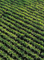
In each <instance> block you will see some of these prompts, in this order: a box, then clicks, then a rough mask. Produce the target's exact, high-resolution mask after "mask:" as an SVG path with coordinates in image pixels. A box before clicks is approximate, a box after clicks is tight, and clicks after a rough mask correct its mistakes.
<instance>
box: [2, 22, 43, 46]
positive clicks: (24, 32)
mask: <svg viewBox="0 0 44 60" xmlns="http://www.w3.org/2000/svg"><path fill="white" fill-rule="evenodd" d="M3 22H6V21H3ZM14 23H15V22H14ZM9 24H10V23H7V25H9ZM10 25H11V24H10ZM2 26H5V25H4V24H3V25H2ZM18 26H19V25H18ZM11 27H15V26H14V25H13V26H12V25H11ZM21 27H22V26H21ZM15 29H16V30H18V31H19V32H22V33H23V34H26V35H27V36H28V35H29V36H30V37H31V36H32V35H30V34H28V33H27V32H26V31H24V30H22V29H20V30H19V28H16V27H15ZM9 30H11V29H9ZM11 31H13V30H11ZM29 31H30V30H29ZM13 32H14V31H13ZM20 35H21V34H20ZM21 36H24V35H21ZM31 38H34V37H33V36H32V37H31ZM34 41H38V42H40V43H41V44H43V42H42V41H39V40H37V39H35V40H34ZM43 45H44V44H43Z"/></svg>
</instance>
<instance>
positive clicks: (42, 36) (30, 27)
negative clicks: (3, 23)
mask: <svg viewBox="0 0 44 60" xmlns="http://www.w3.org/2000/svg"><path fill="white" fill-rule="evenodd" d="M9 17H10V16H9ZM14 20H15V19H14ZM22 25H23V24H22ZM24 25H26V24H24ZM19 26H20V25H19ZM27 26H28V25H27ZM31 27H32V26H30V29H32V28H33V27H32V28H31ZM33 29H34V28H33ZM35 34H36V33H35ZM36 36H41V37H40V38H41V39H44V37H43V36H42V35H40V34H36Z"/></svg>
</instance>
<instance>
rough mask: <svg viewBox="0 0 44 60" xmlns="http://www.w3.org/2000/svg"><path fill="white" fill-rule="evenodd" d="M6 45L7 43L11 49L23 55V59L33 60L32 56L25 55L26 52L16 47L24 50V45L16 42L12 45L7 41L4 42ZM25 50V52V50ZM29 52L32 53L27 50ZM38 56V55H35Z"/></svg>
mask: <svg viewBox="0 0 44 60" xmlns="http://www.w3.org/2000/svg"><path fill="white" fill-rule="evenodd" d="M3 42H4V43H5V42H6V44H7V45H8V46H9V47H10V48H11V49H14V50H16V51H17V52H18V53H19V54H21V55H22V57H26V58H27V59H30V60H31V59H32V60H33V58H31V56H28V55H27V54H25V53H24V51H22V50H20V49H18V48H17V47H16V46H19V47H20V48H24V47H23V46H22V45H20V44H19V43H17V42H16V41H15V42H14V45H12V44H11V43H10V42H8V41H6V40H4V41H3ZM25 49H27V48H25ZM25 49H24V50H25ZM26 51H27V52H28V51H30V50H28V49H27V50H26ZM35 55H36V54H35Z"/></svg>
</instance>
